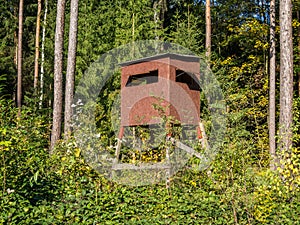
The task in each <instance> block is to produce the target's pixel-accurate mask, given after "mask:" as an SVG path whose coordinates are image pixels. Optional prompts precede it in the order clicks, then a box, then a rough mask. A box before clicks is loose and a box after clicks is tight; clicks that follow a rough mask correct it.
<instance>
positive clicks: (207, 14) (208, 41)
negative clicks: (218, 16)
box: [205, 0, 211, 59]
mask: <svg viewBox="0 0 300 225" xmlns="http://www.w3.org/2000/svg"><path fill="white" fill-rule="evenodd" d="M205 24H206V34H205V49H206V54H205V56H206V57H207V58H208V59H210V56H211V15H210V0H206V8H205Z"/></svg>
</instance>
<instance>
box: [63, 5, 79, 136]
mask: <svg viewBox="0 0 300 225" xmlns="http://www.w3.org/2000/svg"><path fill="white" fill-rule="evenodd" d="M77 25H78V0H71V15H70V31H69V47H68V65H67V75H66V91H65V124H64V135H65V136H64V137H65V139H66V140H67V139H69V137H70V133H71V118H72V113H73V112H72V107H71V105H72V102H73V97H74V79H75V68H76V48H77V27H78V26H77Z"/></svg>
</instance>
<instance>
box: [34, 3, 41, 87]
mask: <svg viewBox="0 0 300 225" xmlns="http://www.w3.org/2000/svg"><path fill="white" fill-rule="evenodd" d="M41 11H42V2H41V0H38V9H37V16H36V31H35V59H34V79H33V88H34V90H35V92H36V88H37V83H38V78H39V55H40V22H41ZM36 93H37V92H36Z"/></svg>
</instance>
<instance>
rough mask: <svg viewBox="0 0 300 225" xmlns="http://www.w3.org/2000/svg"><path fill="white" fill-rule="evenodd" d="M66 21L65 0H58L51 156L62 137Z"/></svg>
mask: <svg viewBox="0 0 300 225" xmlns="http://www.w3.org/2000/svg"><path fill="white" fill-rule="evenodd" d="M64 19H65V0H58V1H57V14H56V29H55V47H54V100H53V121H52V131H51V143H50V154H52V153H53V150H54V146H55V144H56V142H57V141H58V140H59V139H60V136H61V122H62V91H63V89H62V78H63V74H62V72H63V44H64Z"/></svg>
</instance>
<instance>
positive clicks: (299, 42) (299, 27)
mask: <svg viewBox="0 0 300 225" xmlns="http://www.w3.org/2000/svg"><path fill="white" fill-rule="evenodd" d="M297 21H298V22H299V23H300V12H299V9H298V10H297ZM297 32H298V54H300V26H298V28H297ZM298 66H299V68H300V60H299V62H298ZM297 75H298V97H300V71H298V74H297Z"/></svg>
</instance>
